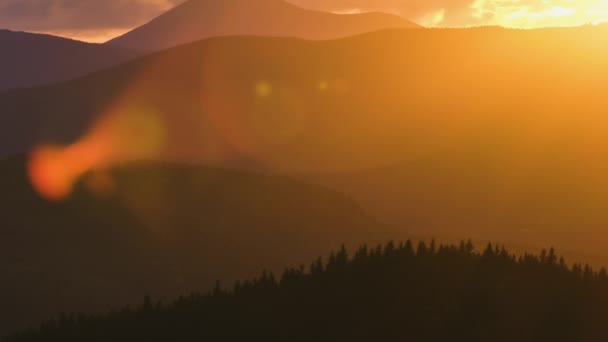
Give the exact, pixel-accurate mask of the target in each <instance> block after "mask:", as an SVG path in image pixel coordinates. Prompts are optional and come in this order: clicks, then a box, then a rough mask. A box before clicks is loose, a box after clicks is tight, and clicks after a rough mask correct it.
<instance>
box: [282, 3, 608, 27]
mask: <svg viewBox="0 0 608 342" xmlns="http://www.w3.org/2000/svg"><path fill="white" fill-rule="evenodd" d="M288 1H289V2H292V3H294V4H296V5H299V6H302V7H306V8H311V9H316V10H323V11H331V12H342V11H345V10H348V9H352V8H357V9H359V10H360V11H383V12H391V13H395V14H399V15H401V16H403V17H406V18H410V19H412V20H414V21H417V22H418V23H420V24H423V25H428V26H444V27H462V26H478V25H502V26H510V27H541V26H565V25H581V24H585V23H590V22H599V21H605V20H607V19H608V1H606V0H288Z"/></svg>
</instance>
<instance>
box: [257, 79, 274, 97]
mask: <svg viewBox="0 0 608 342" xmlns="http://www.w3.org/2000/svg"><path fill="white" fill-rule="evenodd" d="M255 93H256V95H257V96H258V97H261V98H264V97H268V96H270V94H272V86H271V85H270V83H268V82H266V81H260V82H258V83H256V85H255Z"/></svg>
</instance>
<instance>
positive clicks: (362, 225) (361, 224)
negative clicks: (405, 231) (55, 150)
mask: <svg viewBox="0 0 608 342" xmlns="http://www.w3.org/2000/svg"><path fill="white" fill-rule="evenodd" d="M22 164H23V160H22V159H11V160H8V161H4V162H2V163H0V187H1V188H2V189H3V190H2V193H1V194H0V206H1V207H2V213H3V214H2V223H1V224H0V274H2V282H1V283H0V302H2V305H1V306H0V335H3V334H5V333H8V332H9V331H11V330H14V329H17V328H23V327H24V326H25V325H26V324H36V323H38V322H39V321H40V320H41V319H44V318H49V317H51V316H54V315H56V314H58V313H60V312H74V311H84V312H96V311H98V310H104V311H105V310H109V309H110V308H111V307H116V306H123V305H126V304H128V303H131V304H133V303H134V302H138V301H139V300H140V299H141V297H142V295H143V294H145V293H150V294H152V295H154V296H155V297H162V298H166V299H174V298H176V296H177V295H179V294H183V293H190V292H191V291H198V290H201V289H207V288H210V287H211V286H212V285H213V283H214V282H215V280H218V279H221V280H223V281H225V284H229V283H230V282H231V281H234V280H236V279H239V278H242V277H251V276H253V275H255V274H257V273H259V272H261V271H262V270H263V269H264V268H266V269H269V270H273V271H280V270H281V269H282V268H283V267H285V266H286V265H293V266H297V265H299V264H300V263H304V262H308V260H310V259H311V258H314V257H315V256H316V255H318V254H319V253H321V252H322V251H323V250H328V249H330V248H335V247H336V246H340V244H342V243H347V244H349V243H352V244H359V243H362V242H364V241H368V240H371V241H379V240H386V239H390V238H392V237H391V236H390V234H388V231H387V229H385V228H383V229H378V225H377V224H376V223H375V221H374V220H373V219H371V218H370V217H368V216H367V215H366V214H364V213H363V212H362V211H361V210H360V209H359V207H358V206H357V205H356V204H355V203H354V202H353V201H351V200H349V199H348V198H346V197H344V196H341V195H338V194H336V193H333V192H332V191H330V190H327V189H325V188H322V187H318V186H313V185H308V184H305V183H300V182H298V181H295V180H291V179H288V178H283V177H274V176H265V175H259V174H247V173H242V172H237V171H229V170H223V169H215V168H208V167H198V166H179V165H174V164H158V163H143V162H141V163H135V164H130V165H125V166H122V167H120V168H117V169H114V170H112V171H110V172H109V173H106V174H104V175H100V174H96V176H89V177H88V178H86V180H84V181H83V183H82V185H81V187H80V188H79V190H78V191H77V193H76V194H75V195H74V196H73V197H71V198H70V199H69V200H67V201H66V202H61V203H49V202H46V201H43V200H42V199H40V198H39V197H38V196H37V195H36V194H35V193H34V192H33V191H32V190H31V189H30V187H29V184H28V183H27V180H26V178H25V169H24V166H23V165H22ZM107 177H110V178H109V179H108V178H107Z"/></svg>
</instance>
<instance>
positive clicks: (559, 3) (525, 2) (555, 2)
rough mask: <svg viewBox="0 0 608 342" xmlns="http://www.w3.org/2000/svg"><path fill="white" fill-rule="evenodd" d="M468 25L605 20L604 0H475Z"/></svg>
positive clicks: (522, 25) (534, 25)
mask: <svg viewBox="0 0 608 342" xmlns="http://www.w3.org/2000/svg"><path fill="white" fill-rule="evenodd" d="M470 11H471V25H499V26H505V27H513V28H537V27H548V26H579V25H585V24H598V23H601V22H605V21H607V20H608V1H606V0H583V1H567V0H544V1H537V0H519V1H501V0H476V1H475V2H473V3H472V4H471V5H470Z"/></svg>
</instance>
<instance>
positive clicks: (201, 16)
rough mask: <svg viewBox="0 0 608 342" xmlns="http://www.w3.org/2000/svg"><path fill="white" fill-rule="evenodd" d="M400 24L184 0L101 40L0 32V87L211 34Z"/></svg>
mask: <svg viewBox="0 0 608 342" xmlns="http://www.w3.org/2000/svg"><path fill="white" fill-rule="evenodd" d="M399 27H411V28H414V27H419V26H418V25H416V24H414V23H412V22H409V21H407V20H405V19H403V18H400V17H398V16H394V15H390V14H383V13H365V14H353V15H338V14H332V13H325V12H315V11H310V10H305V9H302V8H299V7H296V6H294V5H291V4H288V3H287V2H284V1H283V0H256V1H249V0H222V1H215V0H189V1H187V2H185V3H183V4H181V5H179V6H177V7H176V8H173V9H172V10H170V11H169V12H167V13H165V14H163V15H161V16H159V17H158V18H155V19H153V20H152V21H150V22H149V23H147V24H145V25H143V26H141V27H138V28H136V29H134V30H132V31H130V32H128V33H126V34H124V35H123V36H120V37H117V38H115V39H113V40H111V41H109V42H107V43H105V44H88V43H84V42H79V41H75V40H70V39H65V38H59V37H54V36H49V35H43V34H32V33H25V32H12V31H8V30H3V31H0V50H2V55H0V74H1V75H2V78H0V91H3V90H7V89H13V88H23V87H29V86H34V85H44V84H50V83H56V82H61V81H66V80H71V79H75V78H78V77H82V76H84V75H86V74H89V73H91V72H95V71H98V70H101V69H104V68H107V67H110V66H116V65H119V64H121V63H123V62H126V61H128V60H130V59H133V58H134V57H136V56H142V55H145V54H146V53H151V52H155V51H158V50H162V49H165V48H169V47H174V46H177V45H181V44H185V43H190V42H194V41H197V40H201V39H205V38H210V37H217V36H226V35H264V36H273V37H275V36H289V37H298V38H303V39H332V38H340V37H347V36H350V35H354V34H359V33H364V32H369V31H374V30H378V29H383V28H399Z"/></svg>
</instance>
